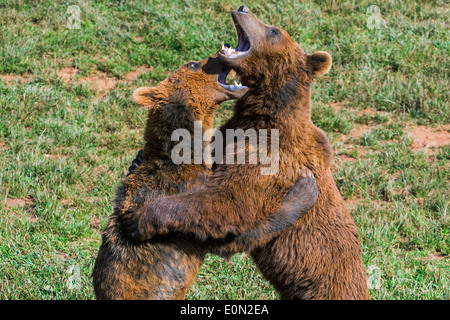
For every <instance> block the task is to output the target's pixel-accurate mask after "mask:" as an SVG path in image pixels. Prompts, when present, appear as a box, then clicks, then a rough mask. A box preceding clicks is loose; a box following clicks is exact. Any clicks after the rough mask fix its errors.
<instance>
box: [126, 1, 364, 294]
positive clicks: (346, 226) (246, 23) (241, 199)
mask: <svg viewBox="0 0 450 320" xmlns="http://www.w3.org/2000/svg"><path fill="white" fill-rule="evenodd" d="M232 17H233V20H234V23H235V26H236V29H237V32H238V36H239V43H238V45H237V47H236V48H235V49H233V48H230V47H228V46H227V47H224V48H223V50H222V51H221V54H220V56H221V59H222V60H223V61H224V62H225V63H226V64H227V65H228V66H229V67H230V68H233V69H235V70H236V71H237V73H238V75H239V76H240V77H241V80H242V83H243V84H244V85H246V86H248V87H249V91H248V93H247V94H246V95H245V96H244V97H242V98H241V99H240V100H238V101H237V103H236V106H235V114H234V116H233V117H232V118H231V119H230V120H229V121H228V122H227V123H226V124H225V125H224V126H223V127H222V128H221V130H222V132H224V133H225V131H226V129H236V128H241V129H244V130H246V129H250V128H253V129H256V130H258V129H279V134H280V141H279V163H280V165H279V170H278V172H277V173H276V174H274V175H269V176H262V175H261V174H260V172H259V169H260V167H261V164H259V165H250V164H244V165H226V164H218V165H216V166H215V168H214V172H213V175H212V178H211V179H210V180H209V181H208V182H207V183H206V184H205V185H203V186H202V187H200V188H199V189H197V190H196V191H195V192H188V193H186V194H182V195H177V196H171V197H164V198H160V199H158V200H156V201H155V202H153V203H152V204H150V205H147V206H143V207H141V208H139V209H138V210H137V211H136V212H135V214H132V215H130V216H124V223H125V225H126V228H127V231H128V235H129V236H130V237H132V238H135V239H148V238H149V237H151V236H153V235H154V234H158V233H162V234H163V233H166V232H168V231H178V232H186V233H191V234H195V235H196V236H197V237H198V238H200V239H203V238H207V237H222V236H224V235H225V234H226V233H227V232H229V230H227V229H224V228H223V227H222V226H223V225H228V224H235V225H238V226H239V227H238V228H237V229H236V230H235V232H236V233H239V232H242V231H243V230H244V229H246V228H249V225H251V224H253V223H254V222H255V221H259V220H261V219H264V218H265V217H267V216H269V215H270V214H271V213H273V212H275V211H276V209H277V208H278V206H279V205H280V203H281V201H282V199H283V196H284V195H285V194H286V192H287V191H288V190H289V188H290V187H292V186H293V184H294V181H295V179H296V178H297V176H298V172H299V170H300V168H303V167H308V168H311V170H312V171H313V173H314V175H315V177H316V180H317V184H318V189H319V197H318V200H317V202H316V204H315V206H314V207H313V208H312V209H311V210H310V211H309V212H308V213H307V214H306V215H305V216H304V217H303V218H301V219H300V220H299V221H297V222H296V224H295V225H294V227H293V228H290V229H288V230H286V231H284V232H283V233H282V234H281V235H280V236H278V237H277V238H276V239H274V240H273V241H271V242H270V243H268V244H267V245H265V246H261V247H260V248H257V249H255V250H253V251H252V253H251V254H252V257H253V259H254V260H255V262H256V264H257V265H258V267H259V269H260V270H261V271H262V273H263V274H264V275H265V277H266V278H267V279H269V280H270V282H271V283H272V284H273V285H274V287H275V288H276V289H277V290H278V291H279V292H280V294H281V297H282V298H283V299H367V298H368V290H367V279H366V274H365V269H364V265H363V262H362V258H361V245H360V239H359V234H358V230H357V228H356V226H355V223H354V221H353V219H352V217H351V216H350V214H349V213H348V211H347V209H346V206H345V203H344V201H343V199H342V197H341V195H340V194H339V191H338V190H337V188H336V185H335V183H334V180H333V177H332V174H331V170H330V166H331V161H332V150H331V147H330V143H329V141H328V139H327V137H326V136H325V134H324V133H323V132H322V131H321V130H320V129H318V128H317V127H315V126H314V124H313V123H312V122H311V116H310V114H311V106H310V100H311V99H310V94H311V93H310V87H311V83H312V82H313V80H314V78H315V77H316V76H318V75H320V74H323V73H326V72H327V71H328V70H329V68H330V67H331V57H330V55H329V54H328V53H326V52H317V53H314V54H305V53H304V52H303V50H302V49H301V48H300V46H299V45H298V44H297V43H296V42H295V41H294V40H292V38H291V37H290V36H289V35H288V34H287V32H286V31H284V30H282V29H280V28H277V27H274V26H270V25H265V24H263V23H262V22H260V21H259V20H258V19H257V18H256V17H255V15H254V14H253V13H252V12H250V10H249V9H248V8H247V7H244V6H243V7H241V8H240V9H239V10H237V11H233V13H232Z"/></svg>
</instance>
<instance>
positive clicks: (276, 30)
mask: <svg viewBox="0 0 450 320" xmlns="http://www.w3.org/2000/svg"><path fill="white" fill-rule="evenodd" d="M270 34H271V35H273V36H277V35H278V34H279V31H278V29H276V28H271V29H270Z"/></svg>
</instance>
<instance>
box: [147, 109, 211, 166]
mask: <svg viewBox="0 0 450 320" xmlns="http://www.w3.org/2000/svg"><path fill="white" fill-rule="evenodd" d="M189 109H190V108H189V107H188V106H186V105H179V104H170V103H166V104H164V105H162V107H160V108H158V109H157V110H150V111H149V113H148V119H147V125H146V128H145V133H144V140H145V146H144V150H143V158H144V161H152V160H156V159H159V160H163V161H166V162H167V161H168V162H173V161H172V158H171V156H172V149H173V148H174V146H175V145H176V144H178V143H179V142H186V141H184V139H185V137H188V138H189V139H190V142H191V146H192V148H190V149H191V153H192V154H191V159H192V163H194V161H193V157H194V138H195V134H197V135H198V132H199V131H198V129H197V130H196V129H195V123H194V122H195V121H202V122H201V124H202V127H201V130H202V131H201V132H202V137H203V133H204V131H205V130H208V129H210V128H211V126H212V122H213V121H212V119H213V116H214V113H210V112H207V113H206V114H205V115H196V116H194V115H193V114H192V112H191V111H190V110H189ZM197 116H199V118H198V119H196V117H197ZM176 130H178V133H180V134H181V135H182V137H181V138H179V140H176V141H172V134H173V133H174V132H175V131H176ZM197 138H198V137H197Z"/></svg>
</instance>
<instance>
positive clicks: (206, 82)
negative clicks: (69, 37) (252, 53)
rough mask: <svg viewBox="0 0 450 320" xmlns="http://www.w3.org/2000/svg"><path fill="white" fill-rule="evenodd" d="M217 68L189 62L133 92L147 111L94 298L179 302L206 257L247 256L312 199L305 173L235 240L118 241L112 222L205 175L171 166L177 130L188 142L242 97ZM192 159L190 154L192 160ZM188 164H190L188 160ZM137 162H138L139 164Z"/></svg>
mask: <svg viewBox="0 0 450 320" xmlns="http://www.w3.org/2000/svg"><path fill="white" fill-rule="evenodd" d="M223 69H224V66H223V62H221V61H220V59H218V58H217V56H212V57H209V58H207V59H205V60H203V61H199V62H195V61H193V62H190V63H188V64H186V65H184V66H182V67H181V68H179V69H178V70H177V71H175V72H174V73H173V74H172V75H171V76H170V77H169V78H168V79H166V80H164V81H163V82H161V83H160V84H159V85H158V86H156V87H152V88H149V87H142V88H139V89H137V90H136V91H135V93H134V95H133V97H134V100H135V101H136V102H137V103H138V104H140V105H142V106H145V107H147V108H148V109H149V112H148V120H147V126H146V131H145V135H144V140H145V141H146V144H145V147H144V150H143V153H142V159H139V157H138V159H137V160H138V161H137V162H138V163H139V162H142V163H141V164H140V165H139V166H137V168H134V167H133V168H132V169H131V170H130V171H132V172H131V174H129V175H128V176H127V178H126V179H125V180H124V182H123V184H122V185H121V186H120V188H119V189H118V191H117V196H116V203H115V207H114V213H113V214H112V215H111V217H110V218H109V220H108V224H107V226H106V228H105V229H104V231H103V234H102V244H101V247H100V250H99V253H98V256H97V259H96V261H95V266H94V270H93V273H92V277H93V283H94V292H95V295H96V297H97V298H98V299H183V298H184V296H185V293H186V290H187V289H188V288H189V286H190V285H191V284H192V282H193V281H194V278H195V276H196V275H197V273H198V271H199V269H200V266H201V265H202V263H203V259H204V256H205V254H206V252H207V251H208V248H209V249H210V251H214V250H217V249H215V248H216V247H220V248H222V254H223V255H225V254H226V255H229V254H232V253H234V252H238V251H241V252H242V251H247V250H251V249H252V248H255V247H256V246H258V245H261V244H263V243H267V241H269V240H271V239H272V238H273V236H275V235H277V234H279V232H280V231H282V230H284V229H286V228H288V227H290V226H292V225H293V224H294V223H295V222H296V221H297V219H298V218H300V217H301V216H302V215H303V214H304V213H306V212H307V211H308V210H309V209H310V208H311V207H312V206H313V205H314V203H315V201H316V199H317V185H316V183H315V180H314V177H313V176H312V174H310V172H309V171H308V170H306V172H304V173H303V174H302V175H301V176H300V177H299V179H298V181H297V182H298V183H297V184H296V185H295V186H294V188H292V190H291V191H290V192H289V194H288V196H287V197H286V201H285V202H284V204H283V205H282V206H281V208H280V210H278V212H277V213H275V214H274V215H272V216H271V217H270V218H269V219H266V220H264V221H261V222H260V223H259V224H253V225H251V226H250V228H248V229H247V230H245V232H243V233H242V234H240V235H239V236H238V237H235V236H234V235H236V234H235V233H233V232H231V231H232V230H235V229H236V227H235V226H234V225H231V224H227V225H224V226H223V228H224V230H226V229H227V228H228V229H230V230H231V231H230V232H229V234H228V235H227V236H226V237H223V238H222V239H217V240H215V241H214V239H209V241H203V242H200V241H196V240H195V239H187V238H185V237H180V236H178V235H176V234H170V235H165V236H161V237H155V238H154V239H152V240H151V241H145V242H140V243H136V242H133V241H130V240H129V239H128V238H126V237H125V235H124V234H123V232H122V230H121V228H120V225H119V223H118V221H119V220H118V218H119V217H120V215H121V214H123V212H126V211H127V210H132V209H133V208H134V207H136V206H142V205H145V204H146V203H149V202H151V201H153V200H154V199H156V198H157V197H159V196H164V195H173V194H177V193H180V192H183V191H185V190H190V189H193V188H195V187H198V186H200V185H201V184H202V183H203V182H204V181H205V180H206V179H207V178H208V176H209V173H210V169H209V168H208V167H207V166H206V165H205V163H198V164H193V163H180V164H175V163H174V162H173V161H172V156H171V155H172V150H173V148H174V146H175V145H176V142H175V141H172V139H171V137H172V134H173V132H174V130H176V129H182V130H186V131H188V132H189V133H191V134H192V136H194V130H195V129H194V121H202V122H203V129H204V130H207V129H209V128H210V127H211V126H212V122H213V116H214V112H215V110H216V108H217V107H218V105H219V103H221V102H222V101H225V100H229V99H235V98H239V97H241V96H242V95H243V94H244V93H245V92H246V91H247V88H246V87H241V86H233V85H227V84H225V82H224V81H225V77H226V74H225V73H223V74H222V75H221V72H222V70H223ZM191 156H193V154H191ZM188 158H190V157H188ZM139 160H142V161H139ZM134 163H135V164H136V162H134Z"/></svg>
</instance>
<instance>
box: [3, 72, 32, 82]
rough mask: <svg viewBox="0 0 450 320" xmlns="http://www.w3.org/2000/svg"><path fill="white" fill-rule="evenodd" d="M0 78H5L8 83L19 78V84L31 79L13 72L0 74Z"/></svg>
mask: <svg viewBox="0 0 450 320" xmlns="http://www.w3.org/2000/svg"><path fill="white" fill-rule="evenodd" d="M0 78H1V79H3V80H5V81H6V82H7V83H8V84H10V83H11V82H15V81H16V79H19V83H20V84H25V83H28V82H30V80H31V79H30V78H28V77H24V76H19V75H14V74H0Z"/></svg>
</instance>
